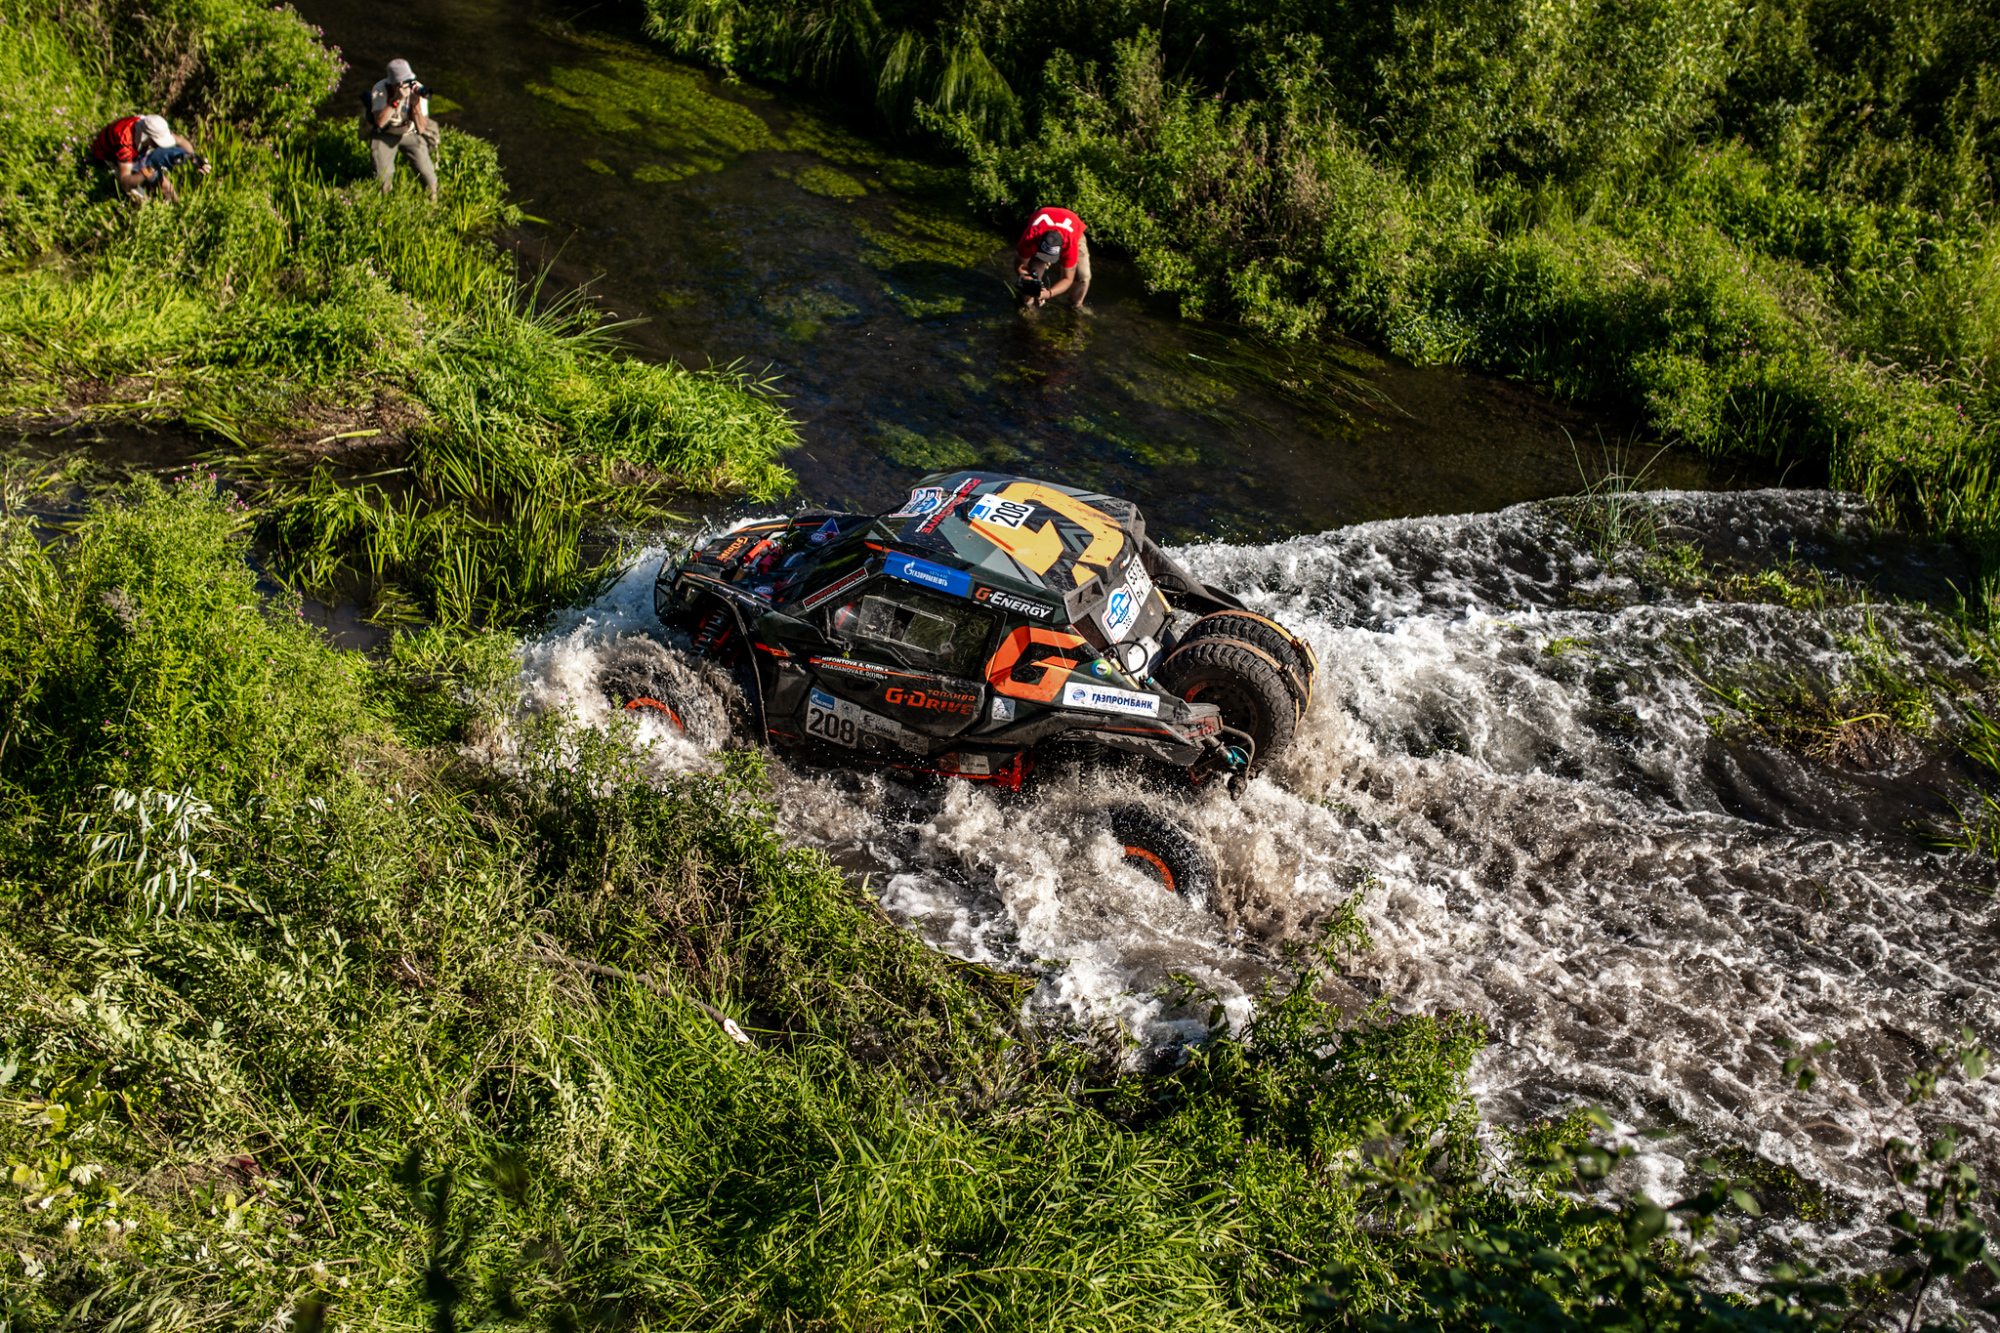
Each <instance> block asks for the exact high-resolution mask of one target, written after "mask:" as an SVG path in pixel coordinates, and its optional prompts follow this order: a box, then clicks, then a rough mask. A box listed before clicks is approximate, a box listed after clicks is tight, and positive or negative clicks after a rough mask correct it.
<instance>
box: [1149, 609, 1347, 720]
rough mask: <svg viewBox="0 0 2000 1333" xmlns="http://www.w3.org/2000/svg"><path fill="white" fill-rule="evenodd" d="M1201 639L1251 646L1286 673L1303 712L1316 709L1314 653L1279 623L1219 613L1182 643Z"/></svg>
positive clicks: (1203, 620) (1191, 629)
mask: <svg viewBox="0 0 2000 1333" xmlns="http://www.w3.org/2000/svg"><path fill="white" fill-rule="evenodd" d="M1197 639H1235V640H1237V641H1238V642H1239V643H1247V644H1249V645H1250V646H1251V647H1252V648H1255V649H1257V650H1258V651H1259V652H1261V653H1263V654H1264V655H1265V656H1267V657H1269V658H1270V659H1271V660H1272V661H1274V662H1276V663H1277V664H1278V665H1279V666H1280V667H1283V668H1284V669H1285V671H1286V677H1285V683H1286V684H1287V685H1288V686H1290V687H1291V691H1292V698H1294V699H1296V700H1297V701H1298V705H1299V711H1300V712H1304V711H1305V710H1306V709H1307V708H1309V707H1311V706H1312V691H1313V677H1314V676H1315V675H1316V674H1317V663H1315V662H1314V661H1313V656H1312V651H1311V650H1310V649H1308V648H1305V647H1303V646H1302V645H1301V644H1300V643H1299V642H1298V641H1296V640H1294V639H1293V637H1292V636H1291V635H1290V634H1289V633H1287V632H1286V631H1285V630H1284V629H1283V628H1282V627H1281V626H1279V625H1278V624H1277V623H1276V622H1275V621H1273V620H1271V619H1269V618H1268V617H1265V616H1260V615H1258V614H1256V613H1255V612H1252V611H1217V612H1216V613H1214V614H1213V615H1207V616H1203V617H1202V618H1201V619H1200V620H1197V621H1195V622H1194V624H1192V625H1190V626H1188V631H1187V633H1186V634H1183V635H1182V636H1181V642H1182V643H1193V642H1194V641H1195V640H1197Z"/></svg>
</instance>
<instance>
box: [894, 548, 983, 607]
mask: <svg viewBox="0 0 2000 1333" xmlns="http://www.w3.org/2000/svg"><path fill="white" fill-rule="evenodd" d="M882 572H883V573H885V574H887V575H888V576H889V577H890V578H892V579H901V580H903V582H905V583H914V584H916V585H917V586H919V587H922V588H935V589H936V590H937V591H939V592H948V593H950V594H952V595H953V596H954V597H967V596H970V595H971V593H972V576H971V575H970V574H967V573H966V572H965V571H964V570H961V569H946V568H945V567H944V566H943V565H934V564H932V563H931V562H930V561H928V560H919V559H917V558H916V557H915V556H913V555H895V556H890V557H889V561H888V563H887V564H885V565H883V566H882Z"/></svg>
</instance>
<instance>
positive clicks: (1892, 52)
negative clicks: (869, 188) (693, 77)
mask: <svg viewBox="0 0 2000 1333" xmlns="http://www.w3.org/2000/svg"><path fill="white" fill-rule="evenodd" d="M649 10H650V13H651V16H652V28H653V31H654V32H655V34H656V35H657V36H659V37H660V38H662V39H663V40H665V41H666V42H667V43H668V44H669V45H670V46H672V47H673V48H674V49H676V50H678V51H681V52H685V53H689V54H697V55H701V56H704V57H706V58H708V59H710V60H712V61H715V62H717V63H719V64H722V65H724V66H726V67H730V68H735V69H740V70H742V71H744V72H746V73H753V74H756V75H759V76H763V77H769V78H774V79H786V80H795V81H801V82H812V83H820V84H825V85H829V86H835V85H838V86H852V85H853V84H855V83H861V84H863V85H865V86H870V87H873V88H874V89H875V90H876V92H877V100H878V105H879V106H880V108H881V110H882V112H883V113H884V114H885V115H886V116H887V117H889V118H890V119H891V120H892V121H898V122H902V123H904V124H908V125H912V126H927V127H929V128H930V129H932V130H933V131H935V132H937V133H940V134H941V135H942V136H943V137H944V138H945V139H947V140H949V141H950V142H951V143H953V144H955V145H956V146H957V147H959V148H960V149H961V150H962V151H963V152H965V153H966V154H967V156H968V157H969V158H970V160H971V162H972V164H973V168H974V183H975V191H976V193H977V194H978V195H979V196H980V197H981V199H982V200H983V201H984V202H985V203H987V204H988V205H990V206H991V207H992V208H993V209H995V210H996V211H998V212H1008V211H1016V210H1022V209H1025V208H1028V207H1030V206H1032V205H1034V204H1036V203H1038V202H1060V203H1064V204H1067V205H1070V206H1073V207H1074V208H1076V209H1077V210H1078V211H1079V212H1081V213H1082V214H1083V216H1084V217H1085V218H1086V220H1087V221H1089V222H1090V224H1091V225H1092V226H1093V227H1094V228H1095V231H1094V233H1093V234H1094V235H1096V236H1098V237H1100V238H1101V239H1103V240H1105V241H1109V242H1112V243H1115V244H1117V245H1119V246H1122V247H1124V248H1125V249H1127V250H1129V251H1130V252H1131V253H1132V254H1133V255H1134V257H1135V258H1136V260H1137V262H1138V264H1139V266H1140V268H1141V270H1142V271H1143V272H1144V274H1145V275H1146V277H1147V279H1148V281H1149V282H1150V283H1151V284H1152V285H1153V286H1154V287H1155V288H1157V289H1159V290H1162V291H1166V292H1171V293H1174V294H1175V295H1177V296H1178V297H1179V298H1180V300H1181V303H1182V306H1183V309H1184V310H1186V311H1187V312H1188V313H1190V314H1202V315H1214V316H1223V317H1228V318H1232V319H1237V320H1241V321H1243V322H1246V323H1248V324H1250V325H1252V326H1254V327H1256V328H1259V329H1262V330H1265V331H1269V332H1272V333H1276V334H1281V335H1284V336H1288V337H1308V336H1311V335H1313V334H1315V333H1317V332H1320V331H1323V330H1340V331H1344V332H1349V333H1353V334H1358V335H1361V336H1363V337H1366V338H1369V339H1372V340H1374V341H1376V342H1378V343H1380V344H1382V345H1386V346H1388V347H1389V348H1391V349H1392V350H1394V351H1395V352H1397V353H1399V354H1401V355H1404V356H1407V357H1410V358H1411V359H1413V360H1416V361H1419V362H1430V363H1435V362H1461V363H1466V364H1474V365H1481V366H1487V367H1492V368H1495V369H1498V370H1502V371H1504V372H1506V373H1509V374H1513V375H1517V376H1520V377H1522V378H1524V379H1526V380H1528V381H1530V382H1532V383H1536V384H1539V385H1543V386H1546V387H1547V388H1549V389H1551V390H1553V391H1554V392H1556V393H1558V394H1560V395H1562V396H1564V397H1569V398H1575V399H1584V400H1589V401H1592V402H1595V403H1599V404H1602V405H1605V406H1607V407H1610V408H1613V409H1616V410H1622V411H1624V412H1627V413H1629V414H1630V416H1631V419H1632V420H1633V421H1634V423H1635V425H1636V426H1637V427H1638V429H1640V430H1642V431H1643V432H1646V433H1649V434H1654V435H1657V436H1659V437H1663V438H1668V439H1675V440H1681V441H1685V442H1687V443H1689V444H1692V445H1695V446H1697V447H1699V448H1701V449H1703V450H1705V451H1708V452H1710V453H1714V454H1720V455H1725V456H1738V457H1745V458H1756V459H1761V460H1764V461H1766V462H1768V463H1771V464H1775V465H1777V466H1780V467H1790V468H1792V472H1791V474H1790V475H1791V478H1792V480H1793V481H1795V482H1797V481H1807V482H1813V481H1821V480H1828V479H1830V480H1832V481H1834V482H1835V483H1837V484H1840V485H1845V486H1853V487H1857V488H1860V489H1863V490H1866V491H1868V492H1870V493H1871V494H1876V495H1887V496H1891V497H1894V498H1895V499H1897V500H1898V501H1899V502H1901V503H1902V504H1904V505H1905V506H1906V508H1907V511H1908V512H1910V513H1912V514H1915V515H1918V516H1920V517H1923V518H1926V519H1929V520H1932V521H1935V522H1938V523H1942V524H1945V525H1949V526H1953V527H1956V528H1958V529H1960V530H1963V531H1967V532H1971V533H1975V534H1979V535H1980V536H1981V537H1982V538H1984V539H1987V540H1989V541H1990V539H1991V534H1992V533H1993V532H1994V530H1995V523H1996V520H2000V511H1996V508H1995V492H1994V489H1993V486H1992V483H1991V475H1992V469H1991V455H1992V448H1993V440H1992V425H1993V422H1994V419H1995V413H1996V405H2000V399H1996V396H1995V393H1994V390H1993V387H1992V380H1991V369H1992V366H1991V357H1992V354H1993V353H1994V351H1995V348H1996V340H2000V281H1996V273H2000V270H1996V269H1995V267H1994V264H1995V260H1994V251H1993V250H1992V248H1991V246H1990V245H1989V239H1990V237H1989V227H1988V223H1989V219H1990V218H1991V216H1992V211H1993V202H1994V183H1993V179H1992V174H1991V165H1992V162H1993V159H1994V152H1995V149H1996V147H2000V103H1996V102H1995V100H1994V95H1993V91H1992V90H1993V89H1994V88H1995V87H2000V11H1995V9H1994V7H1993V6H1992V5H1990V4H1975V5H1970V6H1968V5H1962V4H1955V3H1954V4H1946V3H1942V2H1941V0H1936V2H1933V0H1926V3H1920V4H1912V5H1898V6H1892V7H1888V8H1879V7H1878V8H1872V9H1871V8H1868V7H1865V6H1853V5H1843V4H1828V3H1803V2H1801V0H1750V2H1748V3H1740V4H1739V3H1718V2H1717V0H1660V2H1659V3H1648V4H1640V5H1611V4H1594V3H1593V4H1582V5H1572V6H1563V7H1557V8H1550V7H1548V6H1544V5H1533V4H1528V3H1503V4H1498V5H1468V4H1461V3H1455V2H1454V0H1406V2H1405V3H1399V4H1396V5H1393V6H1370V5H1354V4H1347V3H1342V2H1340V0H1334V2H1332V3H1325V4H1303V5H1302V4H1296V3H1292V2H1291V0H1257V2H1256V3H1252V4H1250V5H1248V6H1247V7H1246V6H1243V5H1230V6H1226V7H1224V6H1217V5H1212V4H1207V3H1201V2H1199V0H1198V2H1197V3H1194V4H1192V5H1187V6H1180V7H1174V8H1171V9H1169V10H1155V9H1148V8H1145V7H1143V6H1141V7H1132V6H1111V7H1109V8H1107V7H1105V6H1077V5H1064V6H1056V7H1054V8H1050V7H1048V6H1042V5H1036V6H1030V5H1026V4H1009V3H1002V4H976V5H975V4H969V3H950V4H945V5H941V6H932V7H928V8H913V7H910V6H902V5H879V6H866V5H864V6H859V7H856V6H848V5H835V4H818V3H805V4H797V3H791V2H790V0H786V2H785V3H779V2H778V0H649Z"/></svg>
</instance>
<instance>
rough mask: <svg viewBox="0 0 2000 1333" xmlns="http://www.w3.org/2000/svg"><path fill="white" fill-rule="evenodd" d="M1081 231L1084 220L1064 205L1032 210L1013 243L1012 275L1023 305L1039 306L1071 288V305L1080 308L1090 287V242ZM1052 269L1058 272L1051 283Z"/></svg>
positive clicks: (1076, 308)
mask: <svg viewBox="0 0 2000 1333" xmlns="http://www.w3.org/2000/svg"><path fill="white" fill-rule="evenodd" d="M1083 232H1084V226H1083V219H1082V218H1080V217H1078V216H1077V215H1076V214H1074V213H1072V212H1070V211H1069V210H1068V209H1067V208H1039V209H1036V210H1035V213H1034V216H1033V217H1032V218H1030V219H1029V220H1028V225H1027V228H1026V229H1025V230H1024V231H1022V233H1021V239H1020V240H1019V241H1016V242H1015V243H1014V253H1015V254H1017V255H1019V256H1020V262H1019V263H1017V264H1016V265H1015V266H1014V275H1015V276H1016V277H1017V278H1019V279H1020V282H1021V287H1020V292H1021V300H1022V302H1023V303H1024V304H1026V305H1031V306H1035V307H1037V308H1039V307H1041V306H1043V305H1046V304H1047V303H1048V302H1049V301H1050V300H1051V299H1052V298H1054V297H1057V296H1061V295H1063V294H1064V293H1065V292H1068V291H1070V290H1071V289H1072V288H1074V290H1075V293H1076V294H1075V295H1074V296H1071V297H1070V301H1069V303H1070V307H1071V308H1072V309H1074V310H1081V309H1083V297H1084V294H1085V293H1086V292H1088V291H1089V290H1090V242H1089V241H1086V240H1085V239H1084V238H1083ZM1051 270H1059V271H1060V273H1061V276H1060V277H1059V278H1057V279H1056V280H1055V281H1054V282H1050V281H1049V277H1048V275H1049V273H1050V271H1051Z"/></svg>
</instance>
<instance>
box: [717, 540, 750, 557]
mask: <svg viewBox="0 0 2000 1333" xmlns="http://www.w3.org/2000/svg"><path fill="white" fill-rule="evenodd" d="M749 544H750V539H749V538H748V537H738V538H737V539H736V540H735V541H733V542H731V543H729V545H727V546H725V547H723V548H722V549H721V550H720V551H718V552H717V553H716V556H715V558H716V559H717V560H727V559H728V558H729V557H730V556H732V555H735V554H736V553H737V552H738V551H740V550H742V549H743V548H744V547H746V546H748V545H749Z"/></svg>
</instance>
